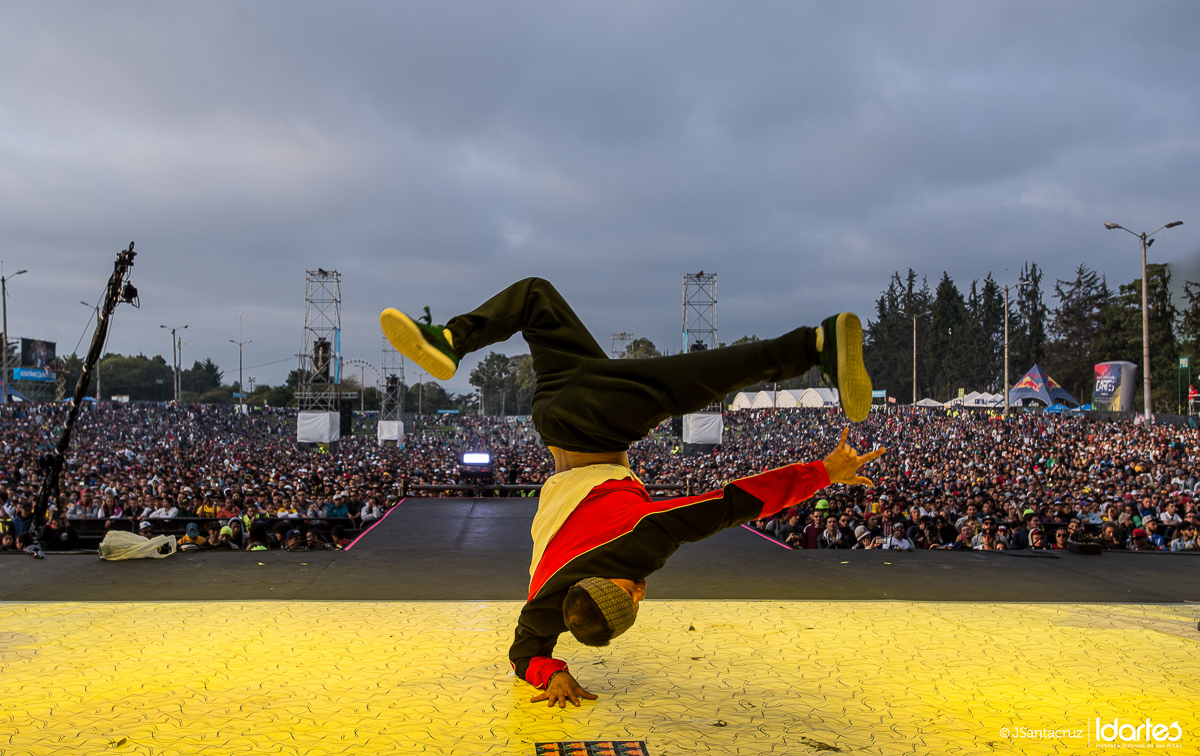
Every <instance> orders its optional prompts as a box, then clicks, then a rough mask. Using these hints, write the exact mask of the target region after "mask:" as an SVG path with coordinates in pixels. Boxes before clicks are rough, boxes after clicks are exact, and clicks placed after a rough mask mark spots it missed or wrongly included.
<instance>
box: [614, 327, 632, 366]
mask: <svg viewBox="0 0 1200 756" xmlns="http://www.w3.org/2000/svg"><path fill="white" fill-rule="evenodd" d="M631 341H633V334H632V333H626V332H625V331H621V332H620V333H614V334H613V337H612V356H613V359H614V360H619V359H621V358H622V357H624V356H625V347H627V346H629V342H631Z"/></svg>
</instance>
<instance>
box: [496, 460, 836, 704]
mask: <svg viewBox="0 0 1200 756" xmlns="http://www.w3.org/2000/svg"><path fill="white" fill-rule="evenodd" d="M827 485H829V474H828V473H827V472H826V470H825V465H824V463H822V462H809V463H807V464H797V465H788V466H786V467H781V468H778V469H775V470H770V471H768V472H765V473H762V474H761V475H754V476H751V477H749V478H742V479H741V480H736V481H734V482H732V483H730V484H728V485H726V486H725V488H724V489H722V490H720V491H713V492H710V493H706V494H701V495H700V496H688V497H683V498H678V499H666V500H663V501H654V500H652V499H651V498H650V495H649V494H647V493H646V489H645V488H643V487H642V486H641V485H640V484H639V483H637V481H635V480H632V479H630V478H624V479H622V480H610V481H607V482H606V483H602V484H601V485H599V486H596V487H595V488H593V489H592V491H591V493H590V494H588V496H587V497H586V498H585V499H584V500H583V501H582V502H580V504H579V506H578V507H576V509H575V511H574V512H572V513H571V515H570V517H568V518H567V520H566V521H565V522H564V523H563V525H562V527H561V528H560V529H559V531H558V533H556V534H555V535H554V537H553V538H552V539H551V540H550V543H549V544H548V545H547V546H546V551H545V553H544V554H542V558H541V561H539V562H538V565H537V567H536V568H535V569H534V572H533V578H532V580H531V581H530V586H529V598H528V601H527V603H526V604H525V607H524V608H523V609H522V610H521V616H520V618H519V619H518V620H517V630H516V638H515V639H514V640H513V644H512V647H511V648H509V651H508V658H509V661H510V662H511V663H512V665H513V669H515V670H516V672H517V674H518V675H520V676H521V678H522V679H524V680H525V681H526V682H528V683H530V684H531V685H534V686H536V687H538V688H543V687H545V685H546V682H547V681H548V680H549V679H550V675H552V674H554V673H555V672H557V671H558V670H560V669H566V668H567V664H566V662H563V661H560V660H558V659H554V658H553V657H552V654H553V653H554V646H555V645H556V644H557V643H558V636H559V635H561V634H562V633H564V632H566V631H567V626H566V623H565V622H564V621H563V611H562V604H563V601H564V599H565V598H566V596H567V590H568V589H569V588H570V587H571V586H572V585H574V584H575V583H577V582H579V581H580V580H582V579H584V578H588V577H603V578H622V579H625V580H634V581H637V580H642V579H644V578H645V577H647V576H648V575H650V574H651V573H653V572H656V571H658V570H660V569H662V567H663V565H664V564H666V562H667V559H669V558H670V556H671V555H672V554H674V553H675V551H676V549H678V548H679V547H680V546H681V545H683V544H684V543H691V542H695V541H700V540H703V539H705V538H708V537H709V536H711V535H714V534H716V533H718V532H720V531H722V530H724V529H725V528H731V527H734V526H736V525H741V524H743V523H747V522H750V521H751V520H756V519H759V518H761V517H767V516H769V515H772V514H775V513H776V512H778V511H780V510H782V509H785V508H787V507H790V506H793V505H795V504H799V503H800V502H802V501H804V500H805V499H808V498H809V497H810V496H812V495H813V494H814V493H816V492H817V491H819V490H821V489H822V488H824V487H825V486H827Z"/></svg>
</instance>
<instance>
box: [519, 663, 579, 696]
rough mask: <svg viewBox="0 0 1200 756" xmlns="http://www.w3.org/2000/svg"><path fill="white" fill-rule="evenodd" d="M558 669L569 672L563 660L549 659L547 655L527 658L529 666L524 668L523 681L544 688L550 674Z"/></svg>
mask: <svg viewBox="0 0 1200 756" xmlns="http://www.w3.org/2000/svg"><path fill="white" fill-rule="evenodd" d="M514 668H515V665H514ZM559 670H566V671H568V672H570V670H569V669H567V663H566V662H565V661H561V660H559V659H551V658H550V657H548V656H535V657H533V658H532V659H530V660H529V666H528V667H527V668H526V669H525V682H527V683H529V684H530V685H532V686H533V687H535V688H541V689H542V690H545V689H546V683H548V682H550V675H552V674H554V673H555V672H558V671H559Z"/></svg>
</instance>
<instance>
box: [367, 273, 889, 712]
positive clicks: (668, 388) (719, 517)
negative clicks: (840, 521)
mask: <svg viewBox="0 0 1200 756" xmlns="http://www.w3.org/2000/svg"><path fill="white" fill-rule="evenodd" d="M423 321H424V322H422V321H421V320H413V319H412V318H410V317H408V316H407V315H405V314H404V313H402V312H399V311H398V310H394V309H391V308H388V309H387V310H384V311H383V313H382V314H381V315H380V325H381V326H382V328H383V332H384V334H385V335H386V336H387V338H388V340H389V341H390V342H391V343H392V345H393V346H395V347H396V349H397V350H399V351H400V352H401V353H402V354H404V355H405V356H406V357H408V358H409V359H411V360H413V361H414V362H416V363H417V364H418V365H420V366H421V368H423V369H424V370H426V371H428V372H429V374H430V375H432V376H433V377H434V378H437V379H439V380H446V379H448V378H450V377H451V376H453V375H454V373H455V371H456V370H457V368H458V363H459V360H460V359H461V358H462V357H464V356H466V355H467V354H470V353H471V352H475V351H478V350H480V349H483V348H484V347H486V346H488V345H491V344H495V343H498V342H501V341H505V340H507V339H508V338H509V337H511V336H513V335H514V334H516V333H521V334H522V335H523V336H524V338H525V341H526V342H527V343H528V344H529V350H530V355H531V357H532V359H533V369H534V373H535V374H536V376H537V383H536V386H535V389H534V394H533V422H534V426H535V427H536V428H537V430H538V433H539V434H540V435H541V437H542V441H543V442H544V443H545V444H546V446H548V447H549V449H550V453H551V454H552V455H553V457H554V470H555V474H554V475H553V476H551V477H550V479H549V480H547V481H546V484H545V485H544V486H543V487H542V492H541V497H540V500H539V502H538V511H537V514H536V515H535V516H534V519H533V527H532V535H533V542H534V548H533V559H532V561H531V563H530V567H529V573H530V578H531V579H530V583H529V596H528V600H527V602H526V604H525V606H524V607H523V608H522V610H521V615H520V617H519V619H518V620H517V628H516V637H515V639H514V641H513V644H512V646H511V648H510V649H509V661H510V662H511V663H512V665H513V669H514V670H515V671H516V673H517V674H518V675H519V676H520V677H521V678H522V679H524V680H525V681H526V682H528V683H530V684H531V685H533V686H534V687H536V688H539V689H541V690H542V692H541V693H539V694H537V695H535V696H533V698H532V699H531V701H532V702H535V703H536V702H538V701H546V702H547V705H548V706H553V705H555V704H557V705H558V706H560V707H565V706H566V704H567V701H570V702H571V703H573V704H575V705H576V706H579V701H580V699H581V698H583V699H592V700H594V699H595V698H597V696H596V695H595V694H593V693H591V692H589V691H588V690H586V689H584V688H583V686H581V685H580V684H579V683H578V682H577V681H576V680H575V678H574V677H572V675H571V673H570V671H569V669H568V667H567V664H566V662H564V661H561V660H558V659H555V658H553V657H552V654H553V652H554V647H555V645H556V644H557V642H558V636H559V635H561V634H562V633H563V632H564V631H566V630H570V631H571V634H572V635H574V636H575V638H576V640H578V641H579V642H580V643H583V644H585V645H589V646H606V645H608V643H609V641H610V640H611V639H612V638H615V637H617V636H618V635H620V634H621V633H623V632H625V631H626V630H628V629H629V628H630V627H631V626H632V625H633V622H634V620H635V619H636V617H637V608H638V603H639V602H640V601H641V600H642V599H643V598H644V597H645V595H646V577H647V576H649V575H650V574H651V573H653V572H655V571H657V570H659V569H661V568H662V567H663V565H664V564H666V561H667V559H668V558H669V557H670V556H671V555H672V554H673V553H675V551H676V550H677V549H678V548H679V547H680V545H682V544H684V543H689V542H694V541H699V540H701V539H704V538H707V537H709V536H711V535H714V534H715V533H717V532H719V531H721V530H724V529H725V528H730V527H734V526H736V525H741V524H743V523H746V522H749V521H751V520H756V519H759V518H761V517H767V516H769V515H772V514H774V513H776V512H778V511H780V510H782V509H784V508H786V507H789V506H792V505H794V504H798V503H799V502H802V501H804V500H805V499H807V498H809V497H810V496H812V495H813V494H814V493H816V492H817V491H819V490H820V489H822V488H824V487H825V486H827V485H829V484H830V483H847V484H866V485H869V484H870V481H869V480H868V479H867V478H864V477H861V476H859V475H858V474H857V472H858V468H859V467H861V466H862V465H865V464H867V463H868V462H870V461H872V460H874V459H875V458H876V457H878V456H879V455H880V454H882V453H883V451H884V450H883V449H878V450H876V451H874V452H872V453H870V454H866V455H864V456H859V455H858V453H857V452H855V451H854V450H853V449H851V448H850V447H848V446H847V445H846V435H847V432H848V431H849V429H848V428H847V429H846V430H844V431H843V433H842V438H841V442H840V443H839V444H838V446H837V448H836V449H834V450H833V451H832V452H831V453H830V454H829V456H827V457H826V458H825V459H824V460H823V461H816V462H809V463H806V464H793V465H787V466H785V467H781V468H778V469H775V470H770V471H768V472H765V473H762V474H761V475H754V476H751V477H748V478H743V479H740V480H736V481H733V482H732V483H729V484H728V485H726V486H725V487H724V489H722V490H720V491H713V492H711V493H706V494H702V495H700V496H689V497H684V498H678V499H667V500H662V501H654V500H652V499H651V498H650V496H649V494H647V493H646V489H645V487H644V486H643V485H642V482H641V481H640V480H638V478H637V476H636V475H634V473H633V471H632V470H630V469H629V459H628V456H627V455H626V452H627V450H628V449H629V447H630V445H631V444H633V443H634V442H636V441H638V440H640V439H642V438H644V437H645V436H646V435H647V434H648V433H649V432H650V431H651V430H652V429H653V428H654V427H655V426H656V425H658V423H659V422H661V421H662V420H664V419H666V418H668V417H671V416H673V415H683V414H686V413H689V412H696V411H698V410H700V409H702V408H704V407H706V406H708V405H709V404H711V403H712V402H713V401H715V400H717V399H720V398H722V397H724V396H725V395H726V394H728V393H730V392H732V391H736V390H737V389H740V388H744V387H746V386H749V385H752V384H755V383H758V382H760V381H782V380H786V379H788V378H793V377H796V376H799V375H803V374H804V373H805V372H807V371H808V370H809V369H810V368H812V367H813V366H817V365H819V366H820V367H821V369H822V371H823V372H824V373H825V374H826V375H827V376H829V377H830V379H832V381H833V382H834V384H835V385H836V386H837V388H838V392H839V393H838V395H839V399H840V402H841V405H842V409H843V410H844V412H845V414H846V416H847V417H848V418H849V419H850V420H851V421H854V422H860V421H862V420H865V419H866V417H867V413H868V410H869V409H870V404H871V380H870V378H869V376H868V375H867V371H866V369H865V367H864V366H863V361H862V326H861V323H860V322H859V319H858V317H857V316H855V315H854V314H853V313H848V312H845V313H841V314H840V315H834V316H832V317H830V318H827V319H826V320H825V321H824V322H822V324H821V325H820V326H819V327H817V328H797V329H796V330H794V331H791V332H789V333H786V334H784V335H783V336H780V337H779V338H775V339H768V340H765V341H759V342H754V343H750V344H743V345H739V346H734V347H725V348H721V349H712V350H707V351H698V352H691V353H687V354H678V355H672V356H668V357H655V358H650V359H628V360H613V359H609V358H608V356H607V355H606V354H605V353H604V350H603V349H601V348H600V346H599V344H597V343H596V340H595V339H594V338H592V336H591V334H590V333H588V331H587V329H586V328H585V327H584V325H583V323H582V322H581V321H580V320H579V318H578V317H577V316H576V315H575V313H574V312H573V311H572V310H571V308H570V306H569V305H568V304H567V303H566V300H564V299H563V298H562V296H561V295H560V294H559V293H558V291H557V290H555V288H554V287H553V286H551V285H550V283H549V282H547V281H545V280H542V279H539V278H528V279H525V280H523V281H519V282H517V283H515V284H513V285H512V286H510V287H508V288H507V289H505V290H504V291H502V292H500V293H499V294H497V295H496V296H494V297H492V298H491V299H489V300H488V301H487V302H485V303H483V304H482V305H480V306H479V308H477V309H476V310H474V311H472V312H469V313H467V314H465V315H459V316H457V317H454V318H451V319H450V321H449V322H447V323H446V324H445V325H444V326H442V325H434V324H433V323H432V318H431V317H430V315H429V308H426V309H425V316H424V318H423Z"/></svg>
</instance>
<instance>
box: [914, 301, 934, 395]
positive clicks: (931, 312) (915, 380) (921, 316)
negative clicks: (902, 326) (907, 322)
mask: <svg viewBox="0 0 1200 756" xmlns="http://www.w3.org/2000/svg"><path fill="white" fill-rule="evenodd" d="M932 314H933V310H926V311H925V312H923V313H921V314H920V315H913V401H912V403H913V406H914V407H915V406H916V405H917V318H923V317H925V316H926V315H932Z"/></svg>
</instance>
